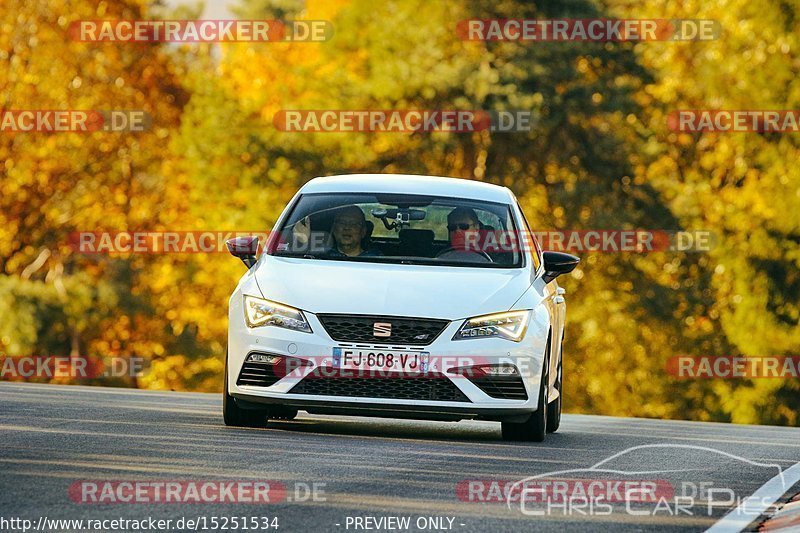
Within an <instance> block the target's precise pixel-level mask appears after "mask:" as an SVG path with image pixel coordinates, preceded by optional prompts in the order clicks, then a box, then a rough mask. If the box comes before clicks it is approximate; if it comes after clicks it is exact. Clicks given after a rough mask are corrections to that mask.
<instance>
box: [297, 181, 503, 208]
mask: <svg viewBox="0 0 800 533" xmlns="http://www.w3.org/2000/svg"><path fill="white" fill-rule="evenodd" d="M358 192H366V193H397V194H426V195H431V196H450V197H456V198H468V199H470V200H486V201H488V202H499V203H504V204H508V203H511V202H513V201H514V194H513V193H512V192H511V191H510V190H509V189H508V188H507V187H501V186H499V185H492V184H491V183H484V182H481V181H472V180H464V179H458V178H445V177H441V176H418V175H412V174H346V175H340V176H325V177H320V178H314V179H312V180H311V181H309V182H308V183H306V184H305V185H303V187H302V188H301V189H300V193H301V194H311V193H358Z"/></svg>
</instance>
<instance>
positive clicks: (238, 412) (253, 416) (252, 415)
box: [222, 352, 267, 427]
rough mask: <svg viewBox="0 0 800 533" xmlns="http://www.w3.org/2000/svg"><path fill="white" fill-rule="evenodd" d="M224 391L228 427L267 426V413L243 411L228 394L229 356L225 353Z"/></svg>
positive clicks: (223, 415) (223, 398)
mask: <svg viewBox="0 0 800 533" xmlns="http://www.w3.org/2000/svg"><path fill="white" fill-rule="evenodd" d="M224 383H225V385H224V387H223V391H222V419H223V420H224V421H225V425H226V426H233V427H263V426H265V425H266V424H267V413H266V412H265V411H257V410H251V409H242V408H241V407H239V406H238V405H236V399H235V398H234V397H233V396H231V395H230V394H228V354H227V352H226V353H225V377H224Z"/></svg>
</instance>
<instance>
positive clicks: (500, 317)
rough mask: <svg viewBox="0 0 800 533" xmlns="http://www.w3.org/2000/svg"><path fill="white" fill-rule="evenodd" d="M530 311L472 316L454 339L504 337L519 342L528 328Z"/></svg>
mask: <svg viewBox="0 0 800 533" xmlns="http://www.w3.org/2000/svg"><path fill="white" fill-rule="evenodd" d="M530 318H531V312H530V311H509V312H508V313H495V314H493V315H484V316H477V317H475V318H470V319H469V320H467V321H466V322H464V325H463V326H461V329H459V330H458V333H456V335H455V337H453V340H459V339H476V338H484V337H502V338H504V339H508V340H512V341H515V342H519V341H520V340H521V339H522V337H523V336H524V335H525V330H526V329H527V328H528V321H529V320H530Z"/></svg>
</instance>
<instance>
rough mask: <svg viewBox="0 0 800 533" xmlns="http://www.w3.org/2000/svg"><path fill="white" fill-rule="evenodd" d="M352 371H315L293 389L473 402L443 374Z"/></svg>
mask: <svg viewBox="0 0 800 533" xmlns="http://www.w3.org/2000/svg"><path fill="white" fill-rule="evenodd" d="M351 372H352V371H349V373H347V374H346V375H342V374H341V373H340V372H339V371H337V370H333V369H330V368H329V369H324V372H323V374H322V375H320V373H319V369H316V370H314V372H311V373H310V374H309V375H308V376H306V377H305V378H304V379H303V380H302V381H301V382H300V383H298V384H297V385H295V386H294V388H292V390H290V391H289V392H290V393H291V394H313V395H318V396H350V397H354V398H384V399H397V400H435V401H439V402H469V401H470V400H469V398H467V397H466V396H465V395H464V393H463V392H461V390H459V388H458V387H456V386H455V385H454V384H453V382H452V381H450V380H449V379H448V378H446V377H445V376H444V375H443V374H426V376H425V377H414V376H409V375H407V374H399V375H398V376H396V377H395V376H392V373H388V374H385V375H383V376H377V377H353V375H352V373H351Z"/></svg>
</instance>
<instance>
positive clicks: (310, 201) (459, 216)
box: [267, 193, 522, 268]
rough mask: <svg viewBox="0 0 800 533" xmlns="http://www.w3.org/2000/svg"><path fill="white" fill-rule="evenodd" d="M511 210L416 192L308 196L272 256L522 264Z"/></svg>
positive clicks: (494, 265)
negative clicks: (512, 241) (511, 241)
mask: <svg viewBox="0 0 800 533" xmlns="http://www.w3.org/2000/svg"><path fill="white" fill-rule="evenodd" d="M508 235H516V225H515V224H514V219H513V216H512V215H511V209H510V207H509V206H508V205H507V204H500V203H493V202H484V201H479V200H467V199H459V198H443V197H435V196H422V195H409V194H364V193H355V194H341V193H336V194H333V193H323V194H305V195H302V196H301V197H300V198H299V200H298V201H297V202H296V204H295V206H294V207H293V209H292V211H291V213H290V214H289V216H288V218H287V219H286V220H285V222H284V223H283V225H282V226H281V227H280V228H279V229H278V235H277V238H273V239H272V240H271V245H270V247H269V250H268V252H267V253H269V254H271V255H276V256H285V257H303V258H307V259H317V260H337V261H369V262H382V263H396V264H435V265H448V266H464V267H478V268H498V267H500V268H513V267H520V266H522V256H521V253H520V250H519V246H507V245H501V244H500V243H501V242H503V241H504V238H505V237H506V236H508Z"/></svg>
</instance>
